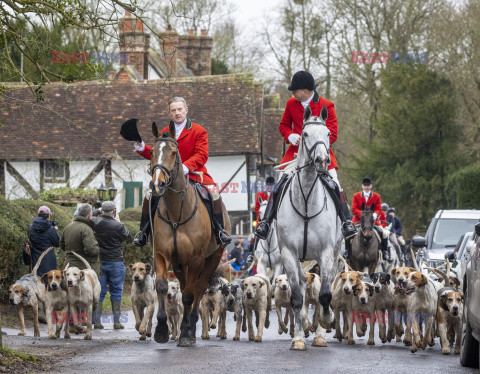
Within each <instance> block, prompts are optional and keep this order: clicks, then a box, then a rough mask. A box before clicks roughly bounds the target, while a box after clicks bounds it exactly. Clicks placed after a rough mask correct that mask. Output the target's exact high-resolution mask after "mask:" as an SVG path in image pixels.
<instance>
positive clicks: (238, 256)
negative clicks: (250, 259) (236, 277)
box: [228, 239, 245, 271]
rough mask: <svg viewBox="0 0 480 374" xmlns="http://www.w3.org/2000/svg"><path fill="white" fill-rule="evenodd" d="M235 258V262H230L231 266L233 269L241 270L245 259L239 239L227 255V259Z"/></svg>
mask: <svg viewBox="0 0 480 374" xmlns="http://www.w3.org/2000/svg"><path fill="white" fill-rule="evenodd" d="M234 258H235V262H232V267H233V268H234V269H235V270H237V271H238V270H243V269H244V268H245V260H244V259H243V256H242V242H241V241H240V240H238V239H237V240H236V241H235V248H233V249H232V251H231V252H230V253H229V255H228V260H229V261H230V260H231V259H234Z"/></svg>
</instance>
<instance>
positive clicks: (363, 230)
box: [360, 212, 375, 235]
mask: <svg viewBox="0 0 480 374" xmlns="http://www.w3.org/2000/svg"><path fill="white" fill-rule="evenodd" d="M364 215H365V213H364V212H362V217H363V216H364ZM374 223H375V221H374ZM360 230H361V231H362V234H363V235H365V231H373V225H371V226H366V227H364V226H363V225H362V224H361V225H360Z"/></svg>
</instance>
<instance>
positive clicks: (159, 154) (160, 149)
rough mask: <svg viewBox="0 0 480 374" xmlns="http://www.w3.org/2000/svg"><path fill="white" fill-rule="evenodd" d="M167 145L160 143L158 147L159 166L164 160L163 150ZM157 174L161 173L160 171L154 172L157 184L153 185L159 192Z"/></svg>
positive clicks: (157, 161)
mask: <svg viewBox="0 0 480 374" xmlns="http://www.w3.org/2000/svg"><path fill="white" fill-rule="evenodd" d="M165 145H166V143H160V144H159V145H158V157H157V159H156V160H155V165H158V164H159V163H160V161H161V160H162V157H163V148H164V147H165ZM157 172H159V170H158V169H155V171H154V172H153V180H154V181H155V182H153V185H154V186H155V189H156V190H157V192H158V177H157Z"/></svg>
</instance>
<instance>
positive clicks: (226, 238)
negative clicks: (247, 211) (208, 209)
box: [213, 196, 232, 244]
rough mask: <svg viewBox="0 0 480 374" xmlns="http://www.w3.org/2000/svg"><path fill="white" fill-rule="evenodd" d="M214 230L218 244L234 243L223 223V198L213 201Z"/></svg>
mask: <svg viewBox="0 0 480 374" xmlns="http://www.w3.org/2000/svg"><path fill="white" fill-rule="evenodd" d="M213 229H214V231H215V236H216V238H217V244H230V243H231V242H232V238H231V237H230V235H228V232H227V231H226V230H225V226H224V222H223V206H222V197H221V196H219V197H218V199H217V200H213Z"/></svg>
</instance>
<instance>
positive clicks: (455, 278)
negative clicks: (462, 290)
mask: <svg viewBox="0 0 480 374" xmlns="http://www.w3.org/2000/svg"><path fill="white" fill-rule="evenodd" d="M450 279H451V280H453V283H455V284H456V285H457V288H458V286H460V281H459V280H458V278H457V277H451V278H450Z"/></svg>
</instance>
